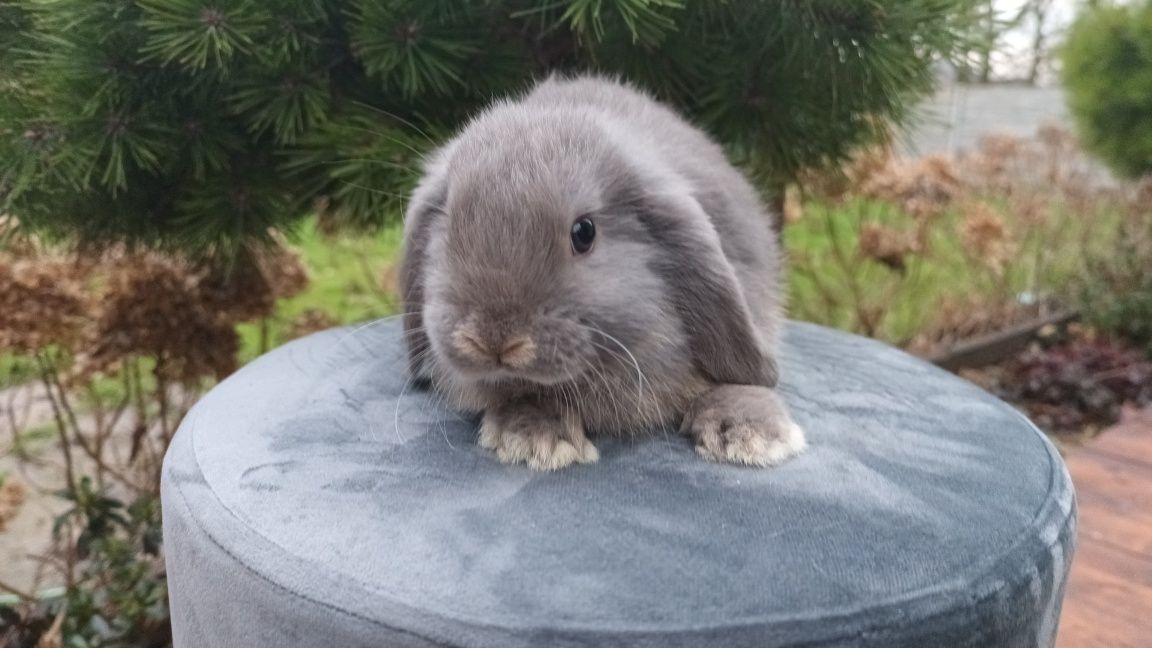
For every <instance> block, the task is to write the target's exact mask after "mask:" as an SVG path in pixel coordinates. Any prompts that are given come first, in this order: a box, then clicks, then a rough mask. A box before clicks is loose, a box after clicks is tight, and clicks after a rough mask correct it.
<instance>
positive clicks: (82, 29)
mask: <svg viewBox="0 0 1152 648" xmlns="http://www.w3.org/2000/svg"><path fill="white" fill-rule="evenodd" d="M972 2H973V0H869V1H867V2H863V1H860V0H771V1H769V0H762V1H761V0H0V70H2V72H0V74H2V75H3V77H2V79H0V212H7V213H10V214H12V215H14V216H15V217H16V218H17V219H18V221H19V222H20V223H21V224H22V225H24V226H28V227H32V228H35V229H38V230H40V231H42V232H49V233H55V234H59V235H62V236H68V237H74V238H79V239H81V240H89V241H91V240H96V241H103V240H129V241H137V242H143V243H147V244H173V245H176V246H179V247H183V248H187V249H194V250H203V249H210V248H218V247H221V246H223V247H228V246H231V245H234V244H237V243H240V242H244V241H251V240H254V239H261V238H264V237H267V236H268V234H269V232H270V231H275V230H285V229H290V228H291V226H292V225H293V224H294V223H295V222H297V221H299V220H300V219H301V218H303V217H305V216H306V215H308V214H310V213H314V212H315V210H317V209H319V210H321V213H323V214H324V215H325V216H326V217H327V218H329V219H331V220H332V222H337V223H346V224H353V225H374V224H378V223H381V222H384V221H386V220H387V219H389V218H394V217H395V216H396V214H397V213H398V212H399V211H400V208H401V206H402V201H403V196H404V194H405V192H406V191H407V190H408V189H409V188H410V187H411V184H412V182H413V181H414V179H415V178H416V176H417V174H418V166H419V165H418V161H419V158H420V155H421V154H422V153H424V152H426V151H428V150H429V148H430V147H431V146H433V142H434V141H437V140H440V139H442V138H443V137H445V136H447V135H448V134H450V133H451V132H452V130H453V129H454V128H456V127H458V126H459V124H460V122H461V120H462V119H464V118H465V117H466V116H467V115H469V114H471V113H472V112H474V111H475V110H476V109H477V108H478V107H480V106H482V105H483V104H485V103H486V102H487V101H489V100H490V99H491V98H492V97H493V96H498V95H502V94H506V93H509V92H513V91H516V90H518V89H521V88H523V87H525V85H526V82H527V80H528V79H530V78H532V77H539V76H541V75H543V74H546V73H547V72H549V71H553V70H559V71H576V70H595V71H600V72H605V73H610V74H619V75H621V76H623V77H625V78H627V79H630V80H632V81H635V82H636V83H638V84H640V85H641V86H643V87H645V88H647V89H649V90H650V91H652V92H653V93H654V94H656V95H657V96H659V97H660V98H662V99H664V100H667V101H670V102H672V103H673V104H675V105H677V106H678V107H679V108H680V109H681V110H683V111H684V112H685V113H686V114H687V115H689V116H690V117H691V118H692V119H694V120H695V121H696V122H697V123H700V124H701V125H703V126H704V127H705V128H707V129H708V130H710V131H711V132H712V133H713V135H715V136H716V137H717V138H718V139H720V140H721V141H722V142H723V143H724V144H725V145H727V146H728V147H729V148H730V150H731V152H732V154H733V157H734V159H736V160H737V161H739V162H741V163H744V164H746V165H747V166H748V167H749V168H750V169H752V170H753V171H754V172H755V174H756V175H757V176H758V177H759V178H760V179H761V180H762V181H763V182H764V183H765V186H779V183H781V182H784V181H786V180H788V179H790V178H792V177H793V176H794V175H795V174H797V173H798V172H799V171H801V170H804V169H807V168H812V167H819V166H823V165H827V164H830V163H835V162H838V161H840V160H842V159H844V157H845V156H846V155H847V154H848V153H850V152H851V151H852V150H853V149H854V148H856V147H857V146H859V145H860V144H863V143H866V142H869V141H872V140H874V139H875V138H877V137H879V136H881V135H882V134H883V133H884V132H885V130H886V128H887V127H888V125H889V124H890V123H891V122H892V121H893V120H896V121H899V120H903V119H905V118H907V117H908V115H909V108H910V106H911V102H912V101H913V100H914V99H915V98H917V97H918V96H920V95H922V94H923V93H925V92H927V91H929V90H930V89H931V87H932V82H933V79H934V76H933V66H932V64H933V62H934V61H937V60H940V59H941V57H947V56H949V55H950V54H951V53H952V51H953V48H954V47H955V46H956V45H957V41H958V39H959V34H961V33H963V28H962V26H960V25H959V24H958V20H959V19H958V18H956V16H963V15H969V14H970V13H971V12H970V11H969V8H970V5H971V4H972Z"/></svg>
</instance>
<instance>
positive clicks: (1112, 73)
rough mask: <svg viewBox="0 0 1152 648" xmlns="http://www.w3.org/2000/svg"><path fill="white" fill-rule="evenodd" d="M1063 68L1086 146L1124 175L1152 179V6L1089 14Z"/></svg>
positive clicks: (1101, 8)
mask: <svg viewBox="0 0 1152 648" xmlns="http://www.w3.org/2000/svg"><path fill="white" fill-rule="evenodd" d="M1063 62H1064V83H1065V86H1066V87H1067V91H1068V102H1069V106H1070V108H1071V110H1072V113H1073V115H1074V117H1075V118H1076V123H1077V126H1078V128H1079V132H1080V136H1081V138H1082V139H1083V140H1084V145H1085V146H1086V147H1087V148H1088V149H1089V150H1090V151H1091V152H1093V153H1095V154H1096V155H1099V156H1100V157H1101V158H1102V159H1103V160H1104V161H1105V162H1107V163H1108V164H1109V165H1110V166H1111V167H1112V168H1113V169H1114V170H1115V171H1116V172H1118V173H1120V174H1122V175H1125V176H1129V177H1138V176H1142V175H1146V174H1149V173H1152V121H1150V120H1149V116H1150V115H1152V1H1149V0H1142V1H1141V2H1137V3H1135V4H1132V5H1112V4H1099V5H1096V6H1094V7H1092V8H1089V9H1086V10H1085V12H1084V13H1083V14H1081V15H1080V16H1079V18H1077V20H1076V22H1075V23H1074V24H1073V25H1072V27H1071V29H1070V30H1069V33H1068V39H1067V41H1066V42H1065V45H1064V51H1063Z"/></svg>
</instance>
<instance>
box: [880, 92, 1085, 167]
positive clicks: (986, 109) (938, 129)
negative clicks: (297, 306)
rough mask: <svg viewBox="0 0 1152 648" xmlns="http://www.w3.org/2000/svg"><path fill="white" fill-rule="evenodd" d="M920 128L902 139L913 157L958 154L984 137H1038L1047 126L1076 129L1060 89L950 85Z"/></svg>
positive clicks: (923, 111)
mask: <svg viewBox="0 0 1152 648" xmlns="http://www.w3.org/2000/svg"><path fill="white" fill-rule="evenodd" d="M918 113H919V114H918V116H917V124H916V125H915V126H913V127H912V128H911V129H910V132H909V133H908V134H907V135H906V136H905V137H903V138H902V142H901V147H900V148H901V150H902V151H903V152H904V153H906V154H908V155H931V154H949V153H956V152H959V151H961V150H964V149H971V148H974V147H975V146H976V144H977V143H978V142H979V141H980V138H981V137H983V136H984V135H988V134H994V133H1006V134H1011V135H1017V136H1021V137H1029V136H1031V135H1033V134H1035V132H1036V129H1037V128H1038V127H1040V126H1042V125H1044V124H1045V123H1056V124H1060V125H1063V126H1065V127H1069V128H1070V127H1071V119H1070V117H1069V115H1068V109H1067V106H1066V104H1065V101H1064V92H1063V90H1062V89H1061V88H1060V87H1056V86H1048V87H1035V86H1026V85H964V84H952V83H949V84H946V85H944V86H942V87H941V89H940V91H939V92H938V93H937V94H936V96H934V97H933V98H931V99H930V100H928V101H927V102H925V104H924V105H923V106H921V108H920V109H919V111H918Z"/></svg>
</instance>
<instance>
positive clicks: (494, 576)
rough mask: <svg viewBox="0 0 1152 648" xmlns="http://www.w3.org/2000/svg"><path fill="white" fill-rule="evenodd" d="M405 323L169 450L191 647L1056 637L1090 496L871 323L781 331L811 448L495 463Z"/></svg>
mask: <svg viewBox="0 0 1152 648" xmlns="http://www.w3.org/2000/svg"><path fill="white" fill-rule="evenodd" d="M404 366H405V364H404V352H403V349H402V348H401V341H400V335H399V330H398V327H396V326H392V325H380V326H376V327H371V328H368V329H364V330H362V331H359V332H357V333H355V334H350V332H349V331H348V330H338V331H330V332H326V333H321V334H317V335H314V336H311V337H308V338H306V339H303V340H300V341H297V342H295V343H292V344H290V345H288V346H286V347H283V348H281V349H278V350H276V351H274V352H272V353H271V354H268V355H267V356H264V357H263V358H261V359H259V360H257V361H256V362H254V363H252V364H250V365H249V366H247V367H245V368H244V369H242V370H241V371H240V372H238V373H237V374H236V375H234V376H233V377H231V378H230V379H228V380H227V381H225V382H224V383H223V384H221V385H220V386H219V387H217V388H216V389H215V390H213V391H212V392H211V393H210V394H209V395H208V396H207V397H205V398H204V399H203V401H201V402H200V403H199V404H198V405H197V406H196V408H195V409H194V410H193V411H192V413H191V414H190V415H189V416H188V418H187V419H186V421H185V423H184V425H183V426H182V427H181V429H180V431H179V433H178V434H177V436H176V440H175V442H174V444H173V446H172V448H171V450H170V451H169V453H168V457H167V459H166V463H165V469H164V483H163V503H164V530H165V546H166V551H167V563H168V577H169V587H170V592H171V604H172V620H173V630H174V633H175V639H176V646H177V648H213V647H223V646H237V647H241V646H243V647H261V648H263V647H268V648H281V647H284V646H298V647H305V648H307V647H312V646H316V647H328V646H336V647H345V646H348V647H359V646H365V647H367V646H446V645H451V646H492V647H500V648H507V647H515V646H562V647H567V646H651V647H666V646H668V647H675V646H757V647H761V648H763V647H771V646H877V647H880V646H883V647H886V648H892V647H897V648H898V647H905V646H906V647H917V648H920V647H928V646H949V647H952V646H973V647H974V646H1006V647H1016V646H1020V647H1023V646H1050V645H1052V643H1053V637H1054V635H1055V632H1056V623H1057V619H1058V616H1059V609H1060V600H1061V597H1062V594H1063V589H1064V578H1065V575H1066V573H1067V570H1068V565H1069V561H1070V559H1071V553H1072V547H1073V539H1074V528H1075V513H1074V508H1075V507H1074V497H1073V492H1072V487H1071V483H1070V482H1069V479H1068V475H1067V473H1066V471H1065V469H1064V466H1063V463H1062V462H1061V460H1060V457H1059V456H1058V454H1057V453H1056V451H1055V450H1054V449H1053V447H1052V446H1051V445H1050V444H1049V443H1048V442H1047V441H1046V440H1045V439H1044V437H1043V436H1042V435H1041V434H1040V433H1039V432H1038V431H1037V430H1036V429H1035V428H1034V427H1033V426H1032V425H1031V424H1030V423H1028V422H1027V421H1026V420H1025V419H1024V418H1023V417H1021V416H1020V415H1019V414H1017V413H1016V412H1015V411H1014V410H1013V409H1011V408H1010V407H1008V406H1007V405H1005V404H1003V403H1001V402H1000V401H998V400H996V399H994V398H992V397H991V396H988V395H987V394H985V393H983V392H982V391H980V390H979V389H977V388H975V387H973V386H971V385H970V384H968V383H966V382H964V381H962V380H960V379H958V378H955V377H953V376H951V375H949V374H947V373H945V372H943V371H940V370H938V369H936V368H934V367H932V366H930V365H928V364H925V363H923V362H921V361H918V360H916V359H914V358H912V357H910V356H907V355H905V354H903V353H900V352H898V351H895V350H893V349H890V348H888V347H885V346H883V345H881V344H878V343H875V342H872V341H868V340H865V339H861V338H858V337H854V336H849V335H846V334H843V333H837V332H833V331H830V330H826V329H822V328H819V327H815V326H811V325H801V324H792V325H790V326H789V327H788V330H787V334H786V341H785V348H784V351H783V357H782V377H783V383H782V387H781V390H782V393H783V394H784V396H785V398H786V399H787V401H788V403H789V406H790V407H791V408H792V411H793V412H794V415H795V417H796V419H797V421H798V422H799V423H800V424H801V425H802V426H803V427H804V428H805V429H806V430H807V433H808V439H809V443H810V448H809V450H808V451H807V452H806V453H805V454H804V455H802V456H801V457H799V458H797V459H795V460H793V461H791V462H789V463H787V464H785V465H784V466H781V467H779V468H775V469H769V470H757V469H748V468H740V467H734V466H727V465H717V464H711V463H707V462H705V461H702V460H701V459H700V458H699V457H697V456H696V454H695V453H694V452H693V451H692V448H691V446H690V443H689V441H688V440H687V439H685V438H682V437H679V436H677V435H676V434H674V433H672V432H668V433H656V434H654V435H652V436H649V437H645V438H642V439H637V440H634V441H633V440H617V441H610V440H603V439H601V440H598V441H597V446H598V447H599V449H600V456H601V459H600V461H599V463H596V464H594V465H588V466H576V467H573V468H569V469H565V470H564V471H561V472H558V473H552V474H541V473H534V472H531V471H529V470H528V469H527V468H525V467H523V466H504V465H501V464H499V463H497V462H496V461H495V459H494V458H493V457H492V456H490V455H489V454H488V453H487V452H485V451H483V450H481V449H479V448H477V447H476V446H475V444H474V435H475V422H474V421H467V420H461V419H460V418H458V417H457V416H455V415H454V414H452V413H450V412H448V411H445V410H444V409H443V408H441V407H440V406H439V405H438V402H437V399H436V397H435V396H434V395H431V394H429V393H427V392H421V391H416V390H413V389H412V388H411V386H410V385H407V384H406V383H407V381H406V377H405V375H404V369H403V368H404Z"/></svg>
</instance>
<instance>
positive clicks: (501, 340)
mask: <svg viewBox="0 0 1152 648" xmlns="http://www.w3.org/2000/svg"><path fill="white" fill-rule="evenodd" d="M452 337H453V342H454V343H455V345H456V349H457V350H458V351H460V353H462V354H464V355H465V356H467V357H469V358H472V359H473V360H476V361H481V362H484V361H495V362H496V364H498V365H503V366H505V367H511V368H513V369H522V368H524V367H527V366H528V365H529V364H531V363H532V361H533V360H535V359H536V343H535V342H533V341H532V338H531V337H529V336H527V335H524V334H517V335H511V336H508V337H499V336H497V337H489V336H480V335H477V334H476V332H474V331H469V330H465V329H460V330H458V331H456V334H455V335H453V336H452Z"/></svg>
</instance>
